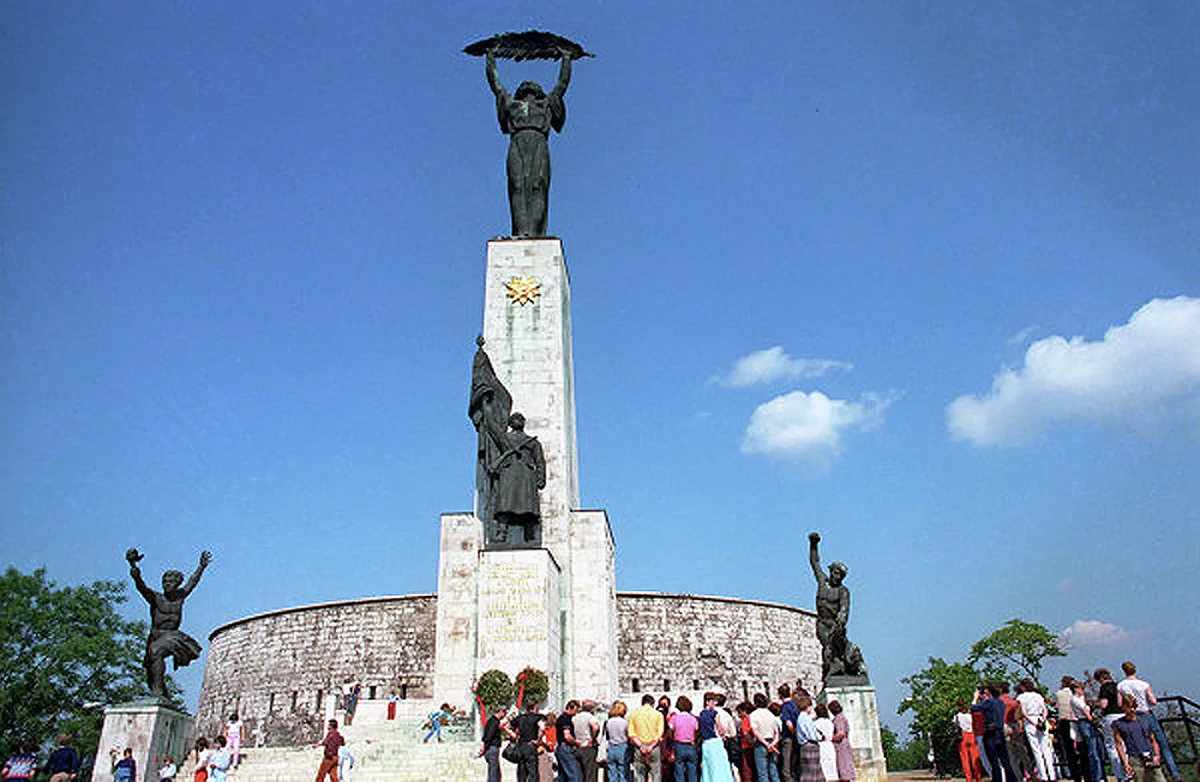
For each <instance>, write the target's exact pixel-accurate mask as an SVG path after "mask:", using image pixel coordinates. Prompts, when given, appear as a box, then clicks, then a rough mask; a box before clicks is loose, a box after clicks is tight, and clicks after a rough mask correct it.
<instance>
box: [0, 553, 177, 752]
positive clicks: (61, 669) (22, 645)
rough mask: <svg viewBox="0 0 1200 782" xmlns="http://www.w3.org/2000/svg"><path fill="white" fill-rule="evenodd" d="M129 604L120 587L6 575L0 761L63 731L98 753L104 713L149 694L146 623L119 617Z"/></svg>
mask: <svg viewBox="0 0 1200 782" xmlns="http://www.w3.org/2000/svg"><path fill="white" fill-rule="evenodd" d="M124 601H125V585H124V584H122V583H120V582H116V581H96V582H93V583H91V584H85V585H83V586H78V587H58V586H57V585H55V583H54V582H53V581H49V580H47V578H46V571H45V570H41V569H39V570H35V571H33V573H31V574H29V575H26V574H24V573H21V572H19V571H18V570H16V569H15V568H11V567H10V568H8V570H6V571H5V572H4V574H3V575H2V576H0V757H8V756H9V755H11V754H12V753H13V752H14V751H15V748H16V745H17V744H18V742H20V741H22V740H25V741H28V742H30V743H31V744H34V745H37V744H41V743H43V742H46V741H48V740H52V739H53V738H54V736H55V735H56V734H58V733H70V734H72V735H73V736H74V737H75V742H74V746H75V748H76V749H77V750H78V751H79V752H80V754H81V755H83V754H90V753H93V752H95V749H96V746H97V744H98V743H99V741H100V727H101V724H102V721H103V711H102V709H101V708H99V707H100V706H102V705H107V704H112V703H117V702H120V701H126V700H130V699H131V698H134V697H137V696H138V695H141V694H143V688H144V685H143V682H142V678H143V672H142V665H141V660H142V652H143V650H144V644H145V639H146V625H145V623H143V622H133V621H128V620H126V619H123V618H122V617H121V616H120V615H119V614H118V613H117V611H116V606H117V605H119V604H120V603H122V602H124ZM176 691H178V689H177V688H176Z"/></svg>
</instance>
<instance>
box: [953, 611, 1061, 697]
mask: <svg viewBox="0 0 1200 782" xmlns="http://www.w3.org/2000/svg"><path fill="white" fill-rule="evenodd" d="M1066 655H1067V652H1066V651H1065V650H1064V649H1063V648H1062V645H1061V644H1060V643H1059V640H1058V636H1056V635H1055V634H1054V633H1051V632H1050V631H1049V630H1047V629H1046V628H1045V626H1043V625H1040V624H1037V623H1036V622H1025V621H1023V620H1021V619H1009V620H1008V621H1007V622H1005V623H1004V626H1003V627H1001V628H1000V629H999V630H996V631H995V632H994V633H992V634H991V635H988V636H986V637H984V638H981V639H979V640H978V641H976V642H975V645H974V646H972V647H971V653H970V655H968V656H967V661H968V662H970V663H971V664H972V665H979V664H980V663H982V664H983V670H984V672H985V673H986V674H987V678H988V679H1003V680H1005V681H1008V682H1013V681H1016V680H1018V679H1021V678H1023V677H1026V676H1028V677H1029V678H1031V679H1033V681H1034V684H1037V685H1038V687H1039V688H1040V687H1041V682H1040V681H1039V680H1038V676H1039V675H1040V674H1041V672H1042V661H1043V660H1045V659H1046V658H1047V657H1066Z"/></svg>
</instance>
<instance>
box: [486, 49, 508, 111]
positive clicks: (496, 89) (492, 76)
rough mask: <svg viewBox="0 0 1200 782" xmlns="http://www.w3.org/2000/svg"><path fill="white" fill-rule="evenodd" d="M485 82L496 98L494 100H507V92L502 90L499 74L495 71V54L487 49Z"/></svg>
mask: <svg viewBox="0 0 1200 782" xmlns="http://www.w3.org/2000/svg"><path fill="white" fill-rule="evenodd" d="M485 67H486V70H487V82H488V86H489V87H491V88H492V94H493V95H495V96H496V100H501V101H503V100H508V90H506V89H504V84H503V83H502V82H501V81H500V72H499V71H497V70H496V52H495V50H493V49H488V52H487V65H486V66H485Z"/></svg>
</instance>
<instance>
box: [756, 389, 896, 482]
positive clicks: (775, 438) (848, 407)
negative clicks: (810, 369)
mask: <svg viewBox="0 0 1200 782" xmlns="http://www.w3.org/2000/svg"><path fill="white" fill-rule="evenodd" d="M891 402H892V400H891V399H888V398H884V397H880V396H877V395H865V396H864V397H863V398H862V400H861V401H858V402H851V401H847V400H844V399H830V398H829V397H827V396H825V395H824V394H822V393H821V392H820V391H813V392H812V393H808V392H805V391H792V392H791V393H788V394H783V395H781V396H777V397H775V398H774V399H772V400H770V401H768V402H764V403H762V404H761V405H759V406H758V407H757V408H755V410H754V413H753V414H752V415H751V416H750V424H749V426H747V427H746V436H745V439H744V440H743V441H742V451H744V452H745V453H762V454H770V455H774V456H784V457H788V458H795V459H799V460H806V461H814V462H816V463H818V464H821V465H824V464H826V463H827V462H828V460H829V459H830V458H832V457H834V456H837V454H838V453H839V452H840V451H841V440H842V433H843V432H845V431H847V430H852V429H857V430H867V429H872V428H874V427H876V426H878V425H879V424H881V423H882V422H883V414H884V412H885V411H886V410H887V408H888V406H889V405H890V404H891Z"/></svg>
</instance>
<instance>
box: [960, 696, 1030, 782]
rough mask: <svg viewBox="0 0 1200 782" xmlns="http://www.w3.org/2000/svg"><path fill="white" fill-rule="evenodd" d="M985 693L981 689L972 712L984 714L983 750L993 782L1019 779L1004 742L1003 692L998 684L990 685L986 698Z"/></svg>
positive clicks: (972, 706)
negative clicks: (990, 769) (1001, 694)
mask: <svg viewBox="0 0 1200 782" xmlns="http://www.w3.org/2000/svg"><path fill="white" fill-rule="evenodd" d="M984 692H985V690H983V689H980V690H979V691H977V692H976V693H975V703H974V704H972V705H971V711H973V712H981V713H982V714H983V720H984V724H983V748H984V750H985V752H986V753H987V758H988V764H989V765H990V766H991V768H992V782H1004V780H1015V779H1018V777H1017V775H1016V773H1015V772H1014V771H1013V767H1012V764H1011V763H1009V761H1008V745H1007V742H1006V741H1005V740H1004V701H1002V700H1000V693H1001V692H1003V690H1001V689H1000V687H999V686H998V685H996V684H989V685H988V686H987V689H986V693H987V697H986V698H985V697H983V695H984Z"/></svg>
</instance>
